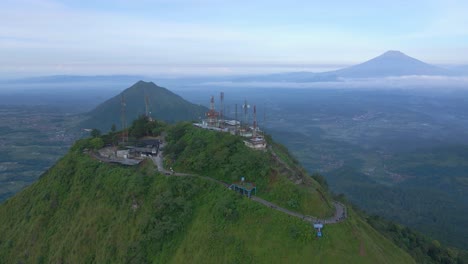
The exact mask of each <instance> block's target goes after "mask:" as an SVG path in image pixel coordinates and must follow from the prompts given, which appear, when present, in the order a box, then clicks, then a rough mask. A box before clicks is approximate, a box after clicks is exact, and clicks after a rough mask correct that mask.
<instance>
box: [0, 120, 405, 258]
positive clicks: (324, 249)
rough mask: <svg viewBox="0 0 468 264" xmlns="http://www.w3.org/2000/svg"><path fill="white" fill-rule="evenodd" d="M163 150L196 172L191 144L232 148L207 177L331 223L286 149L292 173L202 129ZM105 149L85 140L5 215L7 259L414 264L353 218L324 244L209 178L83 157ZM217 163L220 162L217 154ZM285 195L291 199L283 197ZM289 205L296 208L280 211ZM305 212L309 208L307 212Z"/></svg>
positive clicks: (331, 231)
mask: <svg viewBox="0 0 468 264" xmlns="http://www.w3.org/2000/svg"><path fill="white" fill-rule="evenodd" d="M104 139H105V138H104ZM167 139H168V141H169V142H168V145H167V150H165V151H168V153H169V152H171V150H170V149H171V148H175V147H174V146H175V145H180V144H184V143H181V142H184V140H186V143H187V144H188V145H187V146H186V147H185V148H184V149H185V151H182V152H179V153H176V152H175V150H172V152H171V153H172V154H168V155H167V156H168V159H167V160H168V161H170V160H172V162H173V164H172V165H174V167H175V168H185V169H189V168H192V167H190V166H185V167H183V166H182V164H183V163H184V162H183V160H186V159H187V158H189V155H188V154H187V152H186V151H195V150H196V146H195V145H193V143H194V142H201V141H203V140H205V143H206V146H205V147H206V148H207V149H209V150H210V151H212V150H214V148H218V150H219V151H223V149H226V147H231V148H232V150H231V151H232V153H229V155H228V156H226V157H225V158H227V159H224V160H223V159H220V160H217V161H213V162H217V163H215V164H218V165H219V166H216V165H213V166H209V167H203V168H201V169H200V170H199V171H200V172H210V173H212V174H210V176H212V177H214V178H218V179H223V180H230V179H234V178H235V177H234V175H237V174H238V173H242V174H245V176H246V177H248V178H249V179H252V180H255V182H256V183H258V187H259V196H261V197H264V198H265V199H267V200H270V201H273V202H275V203H277V204H282V205H284V206H285V207H288V208H292V209H295V210H296V211H302V212H305V213H309V214H317V215H323V216H326V215H330V213H331V208H330V206H329V205H328V204H329V202H330V200H329V199H330V198H329V197H328V194H326V192H324V190H323V189H322V187H321V186H320V185H318V183H317V182H315V181H314V180H311V179H310V178H308V179H309V180H305V179H306V178H304V183H303V184H293V185H290V184H289V183H288V180H289V181H290V180H292V179H293V178H292V177H293V176H294V177H305V176H306V175H305V174H303V172H301V169H299V168H297V167H292V166H293V165H294V162H295V161H294V159H293V158H291V157H290V156H289V155H288V154H287V152H285V151H286V150H285V149H283V148H282V147H281V146H277V145H274V143H272V142H270V143H271V144H273V145H274V147H273V150H274V151H276V152H277V153H279V155H281V156H283V157H284V158H285V160H284V161H285V164H288V165H286V166H287V167H289V168H283V169H281V164H280V163H279V162H278V160H275V159H272V158H271V157H270V156H269V152H257V151H253V150H250V149H248V148H247V147H245V146H244V145H243V144H241V143H242V142H239V139H238V138H237V137H235V136H231V135H228V134H220V133H214V132H211V131H205V130H200V129H194V128H192V127H191V126H189V125H187V124H179V125H176V126H173V127H172V128H170V129H169V130H168V131H167ZM214 142H219V144H215V143H214ZM102 144H104V142H103V141H102V139H100V138H94V139H84V140H80V141H79V142H77V143H76V144H75V145H74V146H73V147H72V149H71V150H70V152H69V153H68V154H67V155H66V156H65V157H63V158H62V159H61V160H60V161H59V162H58V163H57V164H56V165H55V166H54V167H52V168H51V169H50V170H49V171H48V172H46V173H45V174H44V175H43V176H42V177H41V178H40V179H39V181H37V182H36V183H34V184H33V185H31V186H30V187H28V188H26V189H25V190H23V191H22V192H20V193H19V194H17V195H16V196H14V197H13V198H11V199H9V200H7V201H6V202H5V203H4V204H2V205H0V259H1V260H3V261H4V262H6V263H21V262H23V263H219V262H223V263H254V262H255V263H285V262H286V263H311V262H315V261H317V262H325V263H330V262H331V263H333V262H336V263H412V262H413V260H412V259H411V257H410V256H409V255H408V254H406V253H405V252H404V251H402V250H401V249H400V248H398V247H397V246H396V245H395V244H392V242H390V241H389V240H387V239H386V238H384V237H383V236H382V235H380V234H379V233H378V232H377V231H375V230H374V229H373V228H371V227H370V226H369V225H368V224H367V223H366V221H365V220H363V219H362V218H361V217H360V216H359V215H357V214H355V213H354V212H353V210H352V209H349V211H348V214H349V217H348V218H347V219H346V221H344V222H341V223H339V224H334V225H326V227H325V229H324V237H322V238H321V239H317V238H316V237H315V232H314V231H313V229H312V227H311V225H310V223H307V222H305V221H303V220H301V219H300V218H295V217H292V216H289V215H287V214H285V213H283V212H280V211H276V210H274V209H272V208H269V207H266V206H264V205H262V204H260V203H256V202H254V201H253V200H250V199H248V198H246V197H243V196H240V195H238V194H236V193H235V192H233V191H230V190H229V189H226V188H225V187H224V186H223V185H221V184H218V183H216V182H213V181H211V180H209V179H206V178H202V177H171V176H166V175H162V174H159V173H158V172H157V170H156V168H155V166H154V164H153V163H152V162H151V161H150V160H146V161H145V162H143V163H142V164H140V165H139V166H136V167H124V166H120V165H112V164H107V163H103V162H100V161H98V160H95V159H93V158H91V157H90V156H89V155H88V154H87V152H83V150H84V149H85V148H92V147H93V146H102ZM216 146H218V147H216ZM199 154H200V155H203V154H202V153H199ZM215 156H219V158H221V156H220V153H216V155H215ZM171 157H172V158H171ZM192 157H194V156H192ZM213 157H214V156H213ZM229 157H231V158H232V160H231V161H230V159H231V158H229ZM229 162H233V164H234V165H236V164H241V163H245V168H239V170H238V171H236V172H235V173H234V172H232V173H229V172H228V171H230V170H231V169H232V168H225V171H224V172H223V171H222V170H220V168H222V167H224V166H225V165H226V164H227V163H229ZM254 164H257V166H255V165H254ZM289 164H290V165H289ZM192 169H193V168H192ZM249 171H252V172H250V174H249ZM295 173H297V175H293V174H295ZM271 179H274V180H273V181H272V180H271ZM281 188H284V192H285V194H281ZM322 192H324V193H322ZM296 193H298V194H297V195H296ZM320 193H322V194H320ZM288 195H291V198H290V199H289V200H287V201H286V202H284V201H282V200H281V199H284V198H285V197H286V196H288ZM318 196H320V198H319V199H317V197H318ZM290 200H292V201H293V202H291V201H290ZM306 206H310V207H313V208H311V209H310V210H308V209H306Z"/></svg>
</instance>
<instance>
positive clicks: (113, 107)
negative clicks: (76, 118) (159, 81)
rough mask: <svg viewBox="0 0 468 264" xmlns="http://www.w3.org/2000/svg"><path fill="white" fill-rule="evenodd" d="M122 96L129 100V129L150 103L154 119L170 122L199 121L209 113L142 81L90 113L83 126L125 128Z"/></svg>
mask: <svg viewBox="0 0 468 264" xmlns="http://www.w3.org/2000/svg"><path fill="white" fill-rule="evenodd" d="M122 97H123V98H124V100H125V119H126V121H127V126H128V125H130V124H131V123H132V121H133V120H135V119H136V118H138V116H140V115H144V114H145V113H146V101H147V102H148V110H149V112H150V116H151V117H152V118H155V119H157V120H162V121H166V122H169V123H173V122H178V121H190V120H198V119H199V118H200V117H201V116H203V115H204V113H205V112H206V111H207V108H206V107H203V106H200V105H195V104H192V103H190V102H188V101H186V100H185V99H183V98H182V97H180V96H179V95H177V94H175V93H173V92H171V91H169V90H168V89H166V88H163V87H159V86H157V85H156V84H154V83H153V82H144V81H139V82H137V83H135V84H134V85H132V86H131V87H130V88H127V89H126V90H124V91H123V92H122V93H120V94H119V95H117V96H114V97H113V98H111V99H109V100H107V101H105V102H104V103H102V104H100V105H98V106H97V107H96V108H95V109H93V110H92V111H91V112H89V113H87V114H86V116H87V119H86V120H85V121H83V122H82V123H81V124H80V127H81V128H97V129H100V130H102V131H108V130H110V128H111V127H112V125H113V124H115V125H116V127H117V128H118V129H119V128H121V127H122V118H121V117H122Z"/></svg>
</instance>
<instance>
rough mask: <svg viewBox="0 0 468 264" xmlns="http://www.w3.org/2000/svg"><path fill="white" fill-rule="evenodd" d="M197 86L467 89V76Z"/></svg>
mask: <svg viewBox="0 0 468 264" xmlns="http://www.w3.org/2000/svg"><path fill="white" fill-rule="evenodd" d="M199 86H221V87H252V88H295V89H324V88H329V89H445V90H450V89H468V77H449V76H421V75H419V76H416V75H414V76H402V77H386V78H362V79H344V80H343V81H340V82H310V83H295V82H206V83H201V84H199Z"/></svg>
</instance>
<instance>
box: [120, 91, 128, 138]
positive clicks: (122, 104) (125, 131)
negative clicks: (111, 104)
mask: <svg viewBox="0 0 468 264" xmlns="http://www.w3.org/2000/svg"><path fill="white" fill-rule="evenodd" d="M120 104H121V117H120V118H121V120H122V142H127V141H128V135H127V119H126V117H125V108H126V104H125V97H124V95H123V94H122V96H121V102H120Z"/></svg>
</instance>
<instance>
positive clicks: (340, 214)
mask: <svg viewBox="0 0 468 264" xmlns="http://www.w3.org/2000/svg"><path fill="white" fill-rule="evenodd" d="M161 149H163V145H162V144H161V146H160V151H159V153H158V155H157V156H153V157H151V160H152V161H153V162H154V164H155V165H156V167H157V169H158V171H159V172H160V173H162V174H164V175H166V176H172V177H174V176H175V177H199V178H203V179H207V180H210V181H214V182H216V183H219V184H221V185H224V186H225V187H226V188H227V187H229V184H227V183H225V182H222V181H220V180H216V179H214V178H211V177H207V176H201V175H196V174H190V173H180V172H174V171H168V170H166V169H165V168H164V165H163V153H162V150H161ZM270 150H271V151H272V153H273V156H274V157H275V158H276V159H277V160H278V161H279V162H281V163H282V164H283V165H284V166H286V167H287V168H288V169H290V168H289V167H288V166H287V165H286V164H285V163H284V162H282V160H281V159H279V158H278V156H277V155H276V154H275V153H274V151H273V150H272V149H270ZM251 200H252V201H255V202H257V203H260V204H263V205H264V206H267V207H270V208H272V209H274V210H277V211H280V212H283V213H285V214H288V215H290V216H294V217H297V218H301V219H302V220H304V221H307V222H310V223H316V222H320V223H323V224H336V223H339V222H341V221H344V220H345V219H346V217H347V213H346V207H345V206H344V205H343V204H342V203H339V202H336V201H334V202H333V205H334V206H335V214H334V215H333V216H332V217H329V218H325V219H320V218H317V217H315V216H310V215H303V214H300V213H297V212H293V211H290V210H288V209H286V208H283V207H280V206H278V205H276V204H274V203H272V202H269V201H266V200H264V199H262V198H260V197H258V196H254V195H252V196H251Z"/></svg>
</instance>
